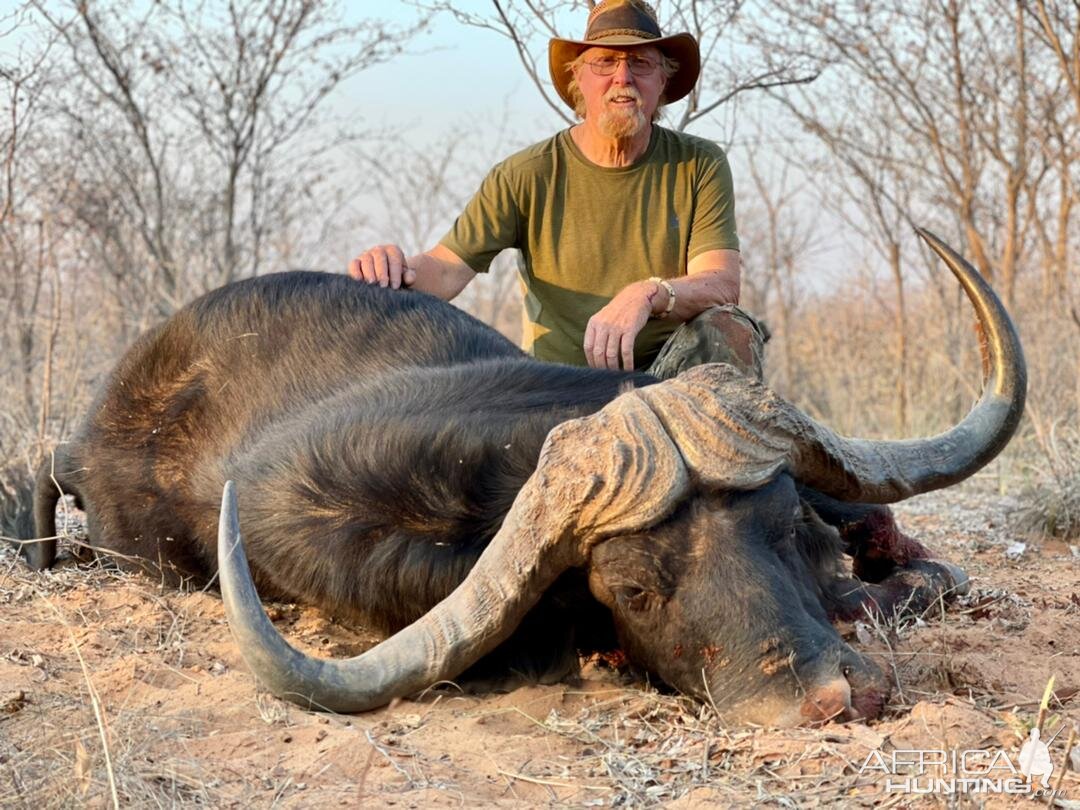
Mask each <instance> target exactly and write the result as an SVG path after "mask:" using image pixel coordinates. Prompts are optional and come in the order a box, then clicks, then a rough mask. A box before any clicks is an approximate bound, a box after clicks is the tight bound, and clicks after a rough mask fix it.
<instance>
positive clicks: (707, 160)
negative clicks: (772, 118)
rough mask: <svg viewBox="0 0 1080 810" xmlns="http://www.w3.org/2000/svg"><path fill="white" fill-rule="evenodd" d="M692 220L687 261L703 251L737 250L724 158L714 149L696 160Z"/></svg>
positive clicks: (732, 200) (728, 169) (732, 197)
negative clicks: (695, 189)
mask: <svg viewBox="0 0 1080 810" xmlns="http://www.w3.org/2000/svg"><path fill="white" fill-rule="evenodd" d="M698 175H699V179H698V188H697V194H696V197H695V203H694V219H693V224H692V225H691V228H690V244H689V246H688V247H687V256H686V258H687V260H690V259H692V258H694V257H695V256H697V255H698V254H699V253H704V252H705V251H707V250H738V249H739V234H738V232H737V231H736V229H735V193H734V188H733V184H732V180H731V167H730V166H729V165H728V160H727V155H725V154H724V152H723V151H722V150H721V149H719V148H717V149H716V151H715V152H713V153H711V154H707V155H705V156H703V157H702V159H701V160H700V161H699V170H698Z"/></svg>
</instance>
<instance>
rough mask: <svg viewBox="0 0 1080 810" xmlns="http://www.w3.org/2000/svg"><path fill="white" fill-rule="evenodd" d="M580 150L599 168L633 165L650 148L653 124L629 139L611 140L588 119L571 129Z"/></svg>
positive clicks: (571, 134) (647, 125)
mask: <svg viewBox="0 0 1080 810" xmlns="http://www.w3.org/2000/svg"><path fill="white" fill-rule="evenodd" d="M570 136H571V137H572V138H573V139H574V143H576V144H577V147H578V149H580V150H581V153H582V154H583V155H585V157H586V158H588V159H589V160H590V161H592V162H593V163H595V164H596V165H597V166H604V167H608V168H620V167H623V166H630V165H633V163H634V162H635V161H637V159H638V158H640V157H641V156H642V155H644V154H645V152H646V150H647V149H648V148H649V140H650V138H651V137H652V124H646V125H645V126H644V127H642V128H641V130H640V131H639V132H637V133H636V134H634V135H632V136H631V137H629V138H610V137H608V136H606V135H604V134H603V133H602V132H600V131H599V128H598V127H596V126H595V125H592V124H590V123H589V121H588V119H586V120H584V121H582V122H581V123H580V124H577V125H576V126H574V127H571V128H570Z"/></svg>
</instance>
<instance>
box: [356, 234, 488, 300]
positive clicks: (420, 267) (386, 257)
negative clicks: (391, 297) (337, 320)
mask: <svg viewBox="0 0 1080 810" xmlns="http://www.w3.org/2000/svg"><path fill="white" fill-rule="evenodd" d="M349 275H350V276H352V277H353V278H355V279H356V280H357V281H363V282H366V283H368V284H378V285H379V286H380V287H392V288H393V289H395V290H396V289H398V288H399V287H401V286H405V287H410V288H412V289H414V290H420V291H422V292H426V293H431V294H432V295H434V296H437V297H439V298H441V299H443V300H444V301H449V300H451V299H452V298H454V297H455V296H456V295H457V294H458V293H460V292H461V291H462V290H464V289H465V287H466V286H467V285H468V283H469V282H470V281H472V280H473V278H475V277H476V273H475V272H474V271H473V269H472V268H471V267H469V265H467V264H466V263H465V262H464V261H462V260H461V258H460V257H459V256H458V255H457V254H456V253H454V252H453V251H452V250H450V249H449V248H448V247H445V246H443V245H441V244H439V245H436V246H435V247H433V248H432V249H431V250H427V251H425V252H423V253H418V254H417V255H415V256H411V257H409V258H408V259H406V258H405V254H404V253H403V252H402V250H401V248H400V247H398V246H397V245H378V246H376V247H373V248H371V249H369V250H366V251H364V252H363V253H361V254H360V255H359V256H357V257H356V258H355V259H353V260H352V261H351V262H349Z"/></svg>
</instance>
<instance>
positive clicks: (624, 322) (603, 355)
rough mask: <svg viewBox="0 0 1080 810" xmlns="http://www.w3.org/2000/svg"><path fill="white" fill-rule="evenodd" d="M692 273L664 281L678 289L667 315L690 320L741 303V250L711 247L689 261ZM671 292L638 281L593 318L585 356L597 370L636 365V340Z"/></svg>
mask: <svg viewBox="0 0 1080 810" xmlns="http://www.w3.org/2000/svg"><path fill="white" fill-rule="evenodd" d="M686 269H687V272H688V275H685V276H680V277H678V278H669V279H666V281H667V282H668V283H669V284H670V285H671V287H672V289H674V290H675V306H674V307H673V308H672V310H671V314H670V315H668V317H669V318H670V319H672V320H674V321H676V322H679V323H681V322H683V321H688V320H690V319H691V318H693V317H695V316H697V315H700V314H701V313H702V312H704V311H705V310H707V309H708V308H709V307H713V306H719V305H720V304H737V303H739V282H740V269H739V251H737V250H707V251H705V252H704V253H699V254H698V255H697V256H695V257H694V258H693V259H691V260H690V263H689V264H688V265H687V268H686ZM667 305H668V292H667V290H666V289H664V287H663V286H661V285H659V284H657V283H656V282H655V281H635V282H634V283H633V284H629V285H627V286H626V287H623V289H622V290H620V291H619V293H618V295H616V296H615V297H614V298H612V299H611V301H609V302H608V304H607V305H606V306H605V307H604V308H603V309H601V310H600V311H599V312H597V313H596V314H595V315H593V316H592V318H590V319H589V324H588V326H587V327H586V328H585V342H584V349H585V358H586V359H587V360H588V362H589V365H590V366H592V367H593V368H619V361H620V360H621V361H622V368H627V369H629V368H633V367H634V340H635V339H636V338H637V336H638V333H639V332H640V331H641V330H642V328H643V327H644V326H645V324H646V322H647V321H648V320H649V318H650V317H652V316H654V315H660V314H661V313H662V312H665V311H666V310H667Z"/></svg>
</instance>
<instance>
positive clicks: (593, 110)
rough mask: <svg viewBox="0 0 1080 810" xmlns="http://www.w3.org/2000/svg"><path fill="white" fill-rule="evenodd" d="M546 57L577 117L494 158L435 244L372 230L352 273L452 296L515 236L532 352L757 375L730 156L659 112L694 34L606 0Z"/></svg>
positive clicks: (659, 370)
mask: <svg viewBox="0 0 1080 810" xmlns="http://www.w3.org/2000/svg"><path fill="white" fill-rule="evenodd" d="M549 67H550V70H551V78H552V81H553V82H554V85H555V89H556V90H557V91H558V93H559V96H560V97H561V98H562V99H563V101H565V102H566V103H567V104H568V105H570V106H571V107H572V108H573V109H574V110H575V112H576V113H577V115H578V117H579V118H580V119H581V122H580V123H579V124H577V125H575V126H573V127H571V128H570V129H569V130H566V131H563V132H560V133H558V134H557V135H555V136H554V137H553V138H550V139H548V140H546V141H543V142H541V143H538V144H536V145H534V146H532V147H529V148H528V149H525V150H524V151H522V152H519V153H518V154H516V155H513V156H512V157H510V158H509V159H507V160H506V161H504V162H503V163H500V164H499V165H497V166H496V167H495V168H494V169H493V170H492V171H491V173H490V174H489V175H488V176H487V178H485V180H484V182H483V184H482V185H481V186H480V190H479V191H478V192H477V194H476V196H474V197H473V199H472V200H471V201H470V202H469V204H468V206H467V207H466V209H465V211H464V212H463V213H462V215H461V216H460V217H458V219H457V221H456V222H455V223H454V226H453V227H452V228H451V229H450V232H449V233H448V234H447V235H446V236H445V237H443V239H442V240H441V241H440V242H439V244H438V245H436V246H435V247H434V248H432V249H431V250H428V251H426V252H425V253H421V254H420V255H418V256H413V257H410V258H408V259H406V258H405V256H404V255H403V253H402V251H401V249H400V248H399V247H398V246H396V245H380V246H378V247H375V248H371V249H370V250H368V251H366V252H364V253H363V254H361V255H360V256H359V257H357V258H356V259H355V260H353V262H352V263H351V264H350V266H349V273H350V275H352V276H353V277H354V278H357V279H360V280H363V281H366V282H367V283H370V284H375V283H377V284H380V285H382V286H391V287H395V288H397V287H399V286H401V285H402V284H404V285H405V286H408V287H412V288H413V289H418V290H423V291H425V292H429V293H432V294H434V295H437V296H439V297H440V298H443V299H446V300H450V299H451V298H453V297H454V296H455V295H457V294H458V293H459V292H461V290H462V289H464V287H465V286H466V285H467V284H468V283H469V282H470V281H471V280H472V279H473V277H474V276H475V274H476V273H477V272H485V271H486V270H487V269H488V266H489V265H490V263H491V260H492V259H493V258H494V257H495V256H496V254H498V253H499V252H500V251H501V250H503V249H504V248H508V247H515V248H519V249H520V250H521V252H522V264H523V267H522V277H523V279H524V280H525V286H526V295H525V313H526V316H527V318H528V321H529V323H528V324H527V326H526V335H525V344H526V348H527V349H528V350H530V351H531V352H532V353H533V354H534V355H535V356H536V357H538V358H540V359H542V360H550V361H555V362H564V363H573V364H580V365H584V364H588V365H590V366H593V367H597V368H619V367H620V366H621V367H622V368H647V370H649V371H650V372H652V373H654V374H656V375H657V376H660V377H669V376H674V375H675V374H677V373H678V372H679V371H681V370H682V369H684V368H686V367H689V366H691V365H696V364H698V363H702V362H711V361H724V362H730V363H733V364H735V365H736V366H738V367H740V368H742V369H743V370H744V371H746V372H748V373H753V374H755V375H756V376H758V377H760V376H761V354H762V352H761V346H762V342H763V336H762V333H761V331H760V328H759V327H758V326H757V324H756V323H755V322H754V321H753V319H751V318H750V317H749V316H748V315H746V314H745V313H743V312H742V311H741V310H739V309H738V308H737V307H735V306H734V305H735V304H737V303H738V300H739V241H738V236H737V234H736V230H735V210H734V200H733V195H732V189H731V174H730V170H729V168H728V164H727V158H726V157H725V155H724V153H723V151H722V150H721V149H720V148H719V147H717V146H716V145H715V144H714V143H712V142H710V141H706V140H703V139H700V138H695V137H693V136H689V135H685V134H682V133H677V132H673V131H671V130H667V129H664V128H662V127H658V126H655V125H654V121H655V120H656V118H657V117H658V115H659V109H660V107H661V105H662V104H665V103H670V102H673V101H677V100H678V99H680V98H682V97H683V96H685V95H686V94H687V93H689V92H690V91H691V90H692V89H693V86H694V83H695V82H696V81H697V77H698V72H699V70H700V57H699V54H698V45H697V41H696V40H695V39H694V38H693V37H692V36H691V35H690V34H686V33H682V34H675V35H672V36H667V37H665V36H663V35H662V34H661V31H660V27H659V24H658V23H657V20H656V17H655V14H654V13H653V11H652V9H651V8H650V7H649V6H648V5H647V4H646V3H644V2H642V0H605V1H604V2H601V3H599V4H598V5H597V6H595V7H594V8H593V10H592V11H591V12H590V14H589V20H588V24H587V26H586V31H585V38H584V40H580V41H579V40H566V39H558V38H556V39H552V40H551V43H550V46H549ZM680 324H683V325H682V326H681V327H680V326H679V325H680Z"/></svg>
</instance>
